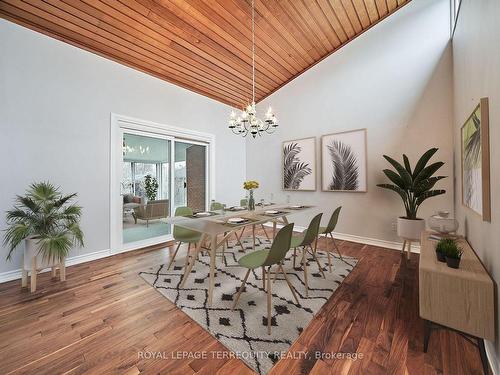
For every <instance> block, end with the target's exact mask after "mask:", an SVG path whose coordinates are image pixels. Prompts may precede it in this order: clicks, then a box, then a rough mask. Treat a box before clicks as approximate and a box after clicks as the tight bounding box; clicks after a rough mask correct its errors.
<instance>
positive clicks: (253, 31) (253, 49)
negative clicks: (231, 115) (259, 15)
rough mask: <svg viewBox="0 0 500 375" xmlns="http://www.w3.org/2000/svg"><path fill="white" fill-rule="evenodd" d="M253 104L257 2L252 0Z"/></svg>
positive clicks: (253, 98) (253, 92) (253, 93)
mask: <svg viewBox="0 0 500 375" xmlns="http://www.w3.org/2000/svg"><path fill="white" fill-rule="evenodd" d="M252 102H255V0H252Z"/></svg>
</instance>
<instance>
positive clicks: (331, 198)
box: [247, 0, 453, 241]
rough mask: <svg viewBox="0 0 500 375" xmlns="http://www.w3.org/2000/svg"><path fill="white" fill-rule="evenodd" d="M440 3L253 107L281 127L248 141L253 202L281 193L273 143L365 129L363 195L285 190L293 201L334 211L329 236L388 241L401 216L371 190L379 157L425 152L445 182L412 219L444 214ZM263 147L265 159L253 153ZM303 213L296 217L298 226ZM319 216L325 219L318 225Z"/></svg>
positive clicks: (397, 20)
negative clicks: (431, 152) (336, 216)
mask: <svg viewBox="0 0 500 375" xmlns="http://www.w3.org/2000/svg"><path fill="white" fill-rule="evenodd" d="M449 37H450V33H449V2H448V0H439V1H436V0H419V1H413V2H411V3H410V4H409V5H407V6H405V7H404V8H402V9H401V10H399V11H398V12H396V13H395V14H394V15H392V16H390V17H389V18H388V19H386V20H384V21H383V22H381V23H380V24H379V25H377V26H375V27H374V28H373V29H371V30H369V31H368V32H366V33H364V34H363V35H361V36H360V37H358V38H357V39H356V40H354V41H353V42H351V43H349V44H348V45H347V46H345V47H343V48H342V49H341V50H339V51H337V52H335V53H334V54H332V55H331V56H330V57H328V58H327V59H325V60H324V61H322V62H321V63H319V64H318V65H316V66H315V67H313V68H312V69H310V70H309V71H307V72H306V73H304V74H303V75H302V76H299V77H298V78H296V79H295V80H294V81H292V82H291V83H289V84H288V85H286V86H285V87H283V88H282V89H280V90H279V91H277V92H276V93H275V94H273V95H271V96H270V97H269V98H267V99H266V100H264V101H263V102H262V103H260V105H259V108H260V111H261V112H262V111H264V110H265V108H267V106H268V105H272V107H273V109H274V110H275V113H276V115H277V116H278V118H279V120H280V125H281V126H280V127H279V130H278V132H277V133H276V134H275V135H272V136H265V137H264V138H261V139H257V140H253V139H248V140H247V178H252V179H256V180H258V181H259V182H261V188H260V189H259V190H258V192H257V198H259V196H258V195H259V194H260V195H264V196H265V197H266V198H268V197H269V194H270V193H271V192H273V193H274V194H275V196H280V197H281V199H284V196H285V195H286V194H287V192H283V191H281V142H282V141H284V140H291V139H297V138H304V137H311V136H316V137H318V138H317V167H318V187H319V186H321V185H320V174H319V167H320V156H319V155H320V154H319V146H320V137H321V135H323V134H329V133H335V132H342V131H346V130H352V129H359V128H367V129H368V192H367V193H332V192H321V191H319V189H318V191H316V192H312V193H311V192H293V193H291V196H292V200H296V201H300V202H306V203H311V204H316V205H318V209H317V211H322V212H324V213H325V215H327V216H328V217H329V215H330V214H331V212H332V211H333V209H334V208H335V207H336V206H338V205H342V206H343V212H342V214H341V219H340V222H339V225H338V228H337V230H338V232H340V233H346V234H351V235H357V236H362V237H368V238H375V239H379V240H386V241H396V240H397V238H396V233H395V232H394V231H393V230H392V226H391V224H392V223H393V222H394V221H395V220H396V218H397V217H398V216H401V215H402V214H404V209H403V205H402V202H401V201H400V198H399V197H398V196H397V195H396V194H394V193H392V192H388V191H385V190H382V189H380V188H377V187H376V186H375V185H376V184H377V183H381V182H384V181H385V177H384V175H383V174H382V172H381V171H382V169H384V168H387V167H389V165H388V163H386V162H385V160H384V159H383V158H382V155H383V154H388V155H390V156H393V157H396V158H397V159H400V160H401V159H402V156H401V155H402V153H403V152H405V153H407V154H408V156H409V157H410V160H411V161H412V162H415V161H416V158H417V157H418V156H420V155H421V154H422V153H423V152H424V151H426V150H427V149H428V148H430V147H439V148H440V150H439V152H438V153H437V156H436V157H435V158H436V159H440V160H442V161H444V162H445V163H446V165H445V166H444V167H443V168H442V169H441V171H440V172H441V173H443V174H444V175H448V176H450V177H449V178H448V179H446V180H444V182H442V183H440V185H439V186H440V187H442V188H444V189H446V190H447V194H446V195H444V196H441V197H437V198H433V199H432V200H431V201H427V202H426V203H424V204H423V206H422V208H421V210H420V212H419V216H420V217H423V218H427V217H429V216H430V215H431V214H432V213H434V212H436V210H437V209H447V210H450V211H453V178H452V177H451V176H452V173H453V168H452V166H453V155H452V127H451V113H452V95H451V90H452V76H451V66H452V65H451V50H450V47H449ZM262 150H266V152H261V151H262ZM311 217H312V214H308V215H304V216H297V218H296V220H295V222H296V224H297V225H306V224H307V223H308V220H310V218H311ZM326 220H327V218H326V219H325V221H326Z"/></svg>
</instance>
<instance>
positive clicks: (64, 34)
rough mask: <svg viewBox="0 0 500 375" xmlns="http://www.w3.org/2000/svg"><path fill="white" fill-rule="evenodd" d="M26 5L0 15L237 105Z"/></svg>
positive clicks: (1, 8) (0, 10)
mask: <svg viewBox="0 0 500 375" xmlns="http://www.w3.org/2000/svg"><path fill="white" fill-rule="evenodd" d="M8 2H12V3H13V4H12V5H11V4H9V3H8ZM28 6H29V4H24V3H22V2H20V1H15V0H5V1H2V2H0V14H2V15H6V16H7V17H5V18H8V19H9V18H10V19H13V18H15V20H16V21H17V22H18V23H19V24H21V25H24V26H26V27H29V28H31V29H33V30H36V31H39V32H42V33H44V34H46V35H48V36H51V37H53V38H56V39H58V40H61V41H64V42H66V43H69V44H71V45H74V46H76V47H79V48H82V49H85V50H87V51H90V52H92V53H96V54H98V55H100V56H102V57H105V58H108V59H111V60H113V61H116V62H118V63H120V64H123V65H127V66H129V67H131V68H133V69H136V70H140V71H142V72H144V73H146V74H149V75H151V76H154V77H157V78H160V79H162V80H166V81H168V82H170V83H173V84H175V85H177V86H180V87H183V88H186V89H188V90H190V91H194V92H196V93H198V94H200V95H203V96H206V97H209V98H212V99H214V100H218V101H221V102H223V103H225V104H229V105H240V103H239V102H238V101H236V100H235V99H234V98H229V97H226V96H220V95H215V94H214V93H213V92H212V91H206V90H203V89H201V88H200V87H198V86H197V85H194V84H193V83H191V82H188V83H186V82H184V81H181V80H178V79H176V78H173V77H168V79H167V78H165V74H164V73H163V72H158V71H157V69H155V68H154V67H150V66H148V64H146V63H144V62H142V61H135V60H134V59H133V58H131V57H130V56H129V55H127V54H123V53H121V52H120V51H117V50H113V49H112V48H105V47H103V46H102V45H101V44H99V43H97V42H94V41H93V40H92V39H89V38H85V37H82V35H80V34H78V33H75V32H73V31H71V30H68V29H65V28H64V27H62V26H60V25H59V22H58V21H56V23H54V22H51V21H47V20H46V19H45V18H44V17H42V16H41V15H40V14H33V13H30V12H29V11H27V10H25V9H23V8H26V7H28Z"/></svg>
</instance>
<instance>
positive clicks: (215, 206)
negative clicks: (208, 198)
mask: <svg viewBox="0 0 500 375" xmlns="http://www.w3.org/2000/svg"><path fill="white" fill-rule="evenodd" d="M218 210H222V203H220V202H212V203H211V204H210V211H218Z"/></svg>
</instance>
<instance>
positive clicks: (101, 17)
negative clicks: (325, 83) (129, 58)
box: [48, 0, 251, 91]
mask: <svg viewBox="0 0 500 375" xmlns="http://www.w3.org/2000/svg"><path fill="white" fill-rule="evenodd" d="M48 2H49V3H50V4H52V5H54V6H56V7H58V8H60V9H62V10H64V11H66V12H68V13H70V14H72V15H74V16H78V17H79V18H82V19H84V20H85V21H87V22H90V23H92V24H94V26H96V27H100V28H102V29H104V30H106V31H108V32H110V33H112V34H115V35H117V36H118V37H120V38H122V39H125V40H128V41H129V42H130V43H132V45H133V46H132V48H134V46H137V47H139V48H140V49H142V50H144V51H149V52H150V53H151V54H154V56H155V58H156V59H157V60H159V61H160V62H161V63H162V64H166V65H169V64H171V65H172V66H173V67H175V68H176V69H178V70H181V71H185V72H186V73H187V74H189V75H190V76H192V77H202V78H201V79H202V80H206V81H207V82H211V83H212V84H214V85H215V86H216V87H219V88H222V89H224V90H226V89H227V88H228V87H233V90H234V89H236V88H237V87H244V88H245V89H246V90H247V91H248V90H250V87H251V86H250V85H249V84H247V83H246V82H243V81H241V80H236V82H235V78H236V77H234V76H231V75H228V74H226V75H224V74H222V73H221V72H220V71H219V70H218V69H217V68H218V67H217V66H205V65H204V64H202V63H200V62H199V61H197V60H195V59H191V58H190V57H189V56H186V54H176V51H175V50H174V49H171V48H170V47H169V45H168V44H166V43H162V42H161V41H159V40H157V39H154V38H152V37H150V36H149V35H148V33H146V32H142V33H138V32H137V30H136V29H134V28H132V27H131V26H129V24H131V23H133V20H130V19H129V20H127V21H128V22H122V21H120V20H118V19H115V18H113V17H111V16H109V15H108V14H106V13H104V12H101V11H99V10H97V9H95V8H93V7H91V6H89V5H87V4H85V3H84V2H82V1H80V0H48ZM139 51H140V50H139ZM200 73H201V74H200Z"/></svg>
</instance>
